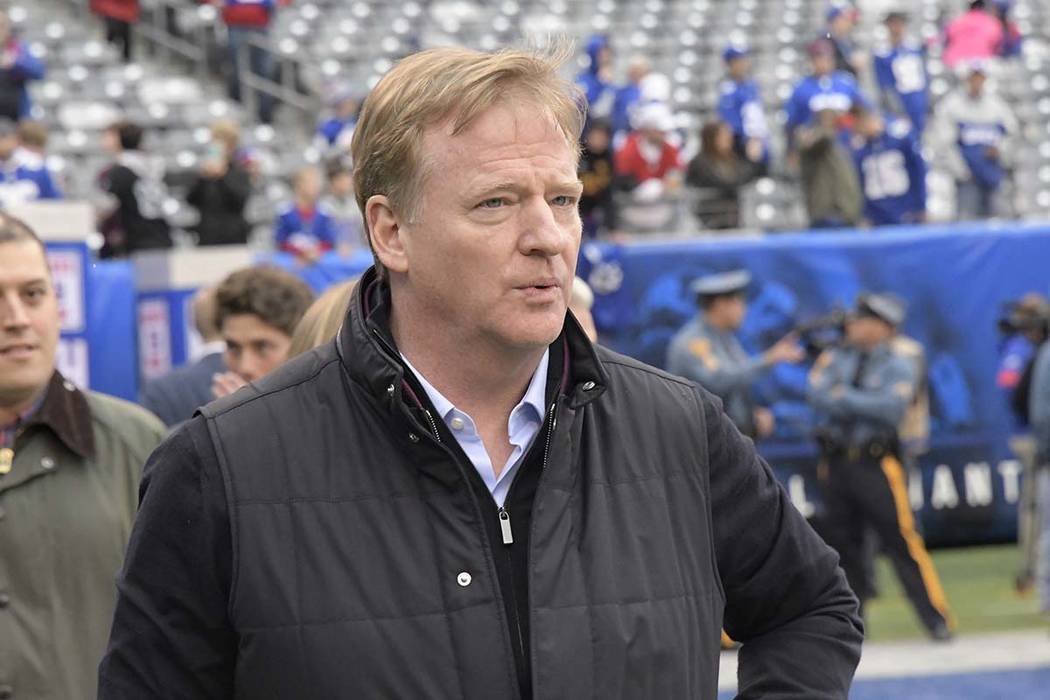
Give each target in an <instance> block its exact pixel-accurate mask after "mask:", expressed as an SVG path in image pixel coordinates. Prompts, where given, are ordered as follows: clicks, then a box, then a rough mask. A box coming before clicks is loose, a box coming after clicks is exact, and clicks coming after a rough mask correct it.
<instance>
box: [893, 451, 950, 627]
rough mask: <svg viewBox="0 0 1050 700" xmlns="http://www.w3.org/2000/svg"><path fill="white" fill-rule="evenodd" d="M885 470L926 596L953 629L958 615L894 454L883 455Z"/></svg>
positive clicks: (902, 531) (905, 540)
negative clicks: (921, 532)
mask: <svg viewBox="0 0 1050 700" xmlns="http://www.w3.org/2000/svg"><path fill="white" fill-rule="evenodd" d="M882 473H883V474H885V475H886V481H888V482H889V484H890V492H891V493H892V494H893V503H894V505H896V506H897V527H898V529H900V533H901V537H903V538H904V542H905V543H906V544H907V545H908V554H910V555H911V558H912V559H913V560H914V561H915V564H916V565H917V566H918V567H919V575H920V576H921V577H922V585H923V586H924V587H925V588H926V595H928V596H929V598H930V603H932V604H933V607H934V608H936V610H937V612H939V613H940V614H941V615H942V616H943V617H944V619H945V621H946V622H947V623H948V627H949V628H952V629H954V627H955V618H954V617H953V616H952V612H951V610H950V609H949V607H948V598H947V597H946V596H945V595H944V589H943V588H941V579H940V577H939V576H937V570H936V569H934V568H933V560H931V559H930V555H929V553H928V552H927V551H926V545H925V544H923V542H922V537H920V536H919V533H918V532H916V531H915V516H914V515H913V514H912V512H911V504H910V503H909V502H908V489H907V487H906V486H905V483H904V470H903V469H902V468H901V463H900V462H898V461H897V459H896V458H894V457H883V458H882Z"/></svg>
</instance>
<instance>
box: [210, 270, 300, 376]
mask: <svg viewBox="0 0 1050 700" xmlns="http://www.w3.org/2000/svg"><path fill="white" fill-rule="evenodd" d="M313 300H314V294H313V292H312V291H311V290H310V288H309V287H308V286H307V285H306V283H305V282H303V281H302V280H301V279H299V278H298V277H296V276H295V275H293V274H291V273H290V272H285V271H284V270H279V269H277V268H275V267H250V268H247V269H244V270H238V271H237V272H234V273H233V274H231V275H230V276H229V277H227V278H226V279H225V280H223V282H222V284H220V285H219V287H218V289H216V291H215V303H216V318H217V320H218V324H219V332H220V334H221V335H222V338H223V340H224V341H225V343H226V352H225V355H224V359H225V362H226V367H227V369H228V370H229V371H227V372H225V373H223V374H217V375H215V377H214V381H213V384H212V392H213V393H214V395H215V396H226V395H227V394H232V393H233V392H234V391H236V390H237V389H239V388H240V387H241V386H243V385H245V384H247V383H248V382H254V381H255V380H257V379H261V378H262V377H263V376H265V375H267V374H269V373H270V371H272V370H274V369H276V368H277V367H280V366H281V365H282V364H284V361H285V360H286V359H288V346H289V345H290V344H291V342H292V332H293V331H294V330H295V326H296V324H298V323H299V319H301V318H302V317H303V314H304V313H306V309H307V308H309V306H310V303H311V302H312V301H313Z"/></svg>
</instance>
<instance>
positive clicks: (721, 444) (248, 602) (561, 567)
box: [100, 272, 862, 700]
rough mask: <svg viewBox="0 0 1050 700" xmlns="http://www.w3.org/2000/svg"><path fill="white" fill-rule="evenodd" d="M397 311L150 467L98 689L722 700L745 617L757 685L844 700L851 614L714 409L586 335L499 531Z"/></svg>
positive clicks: (566, 348) (163, 694)
mask: <svg viewBox="0 0 1050 700" xmlns="http://www.w3.org/2000/svg"><path fill="white" fill-rule="evenodd" d="M388 304H389V297H388V293H387V292H386V290H385V288H384V287H383V286H382V285H381V284H379V283H377V282H376V280H375V275H374V272H369V273H367V274H366V275H365V277H364V278H363V280H362V282H361V283H360V284H359V285H358V287H357V291H355V295H354V299H353V302H352V303H351V310H350V313H349V317H348V320H347V322H346V323H345V324H344V326H343V329H342V330H341V331H340V334H339V336H338V337H337V338H336V340H335V341H333V342H332V343H330V344H328V345H327V346H324V347H322V348H319V349H317V350H315V351H313V352H311V353H307V354H306V355H304V356H301V357H300V358H297V359H296V360H293V361H292V362H290V363H288V364H287V365H286V366H285V367H283V368H281V369H280V370H278V371H277V372H275V373H274V374H272V375H270V376H269V377H267V378H265V379H264V380H262V381H261V382H258V383H257V384H254V385H252V386H251V387H249V388H248V389H246V390H242V391H240V392H238V393H237V394H235V395H234V396H231V397H227V398H226V399H223V400H221V401H219V402H216V403H213V404H211V405H209V406H208V407H207V408H206V409H204V415H203V416H199V417H197V418H195V419H194V420H193V421H191V422H190V423H189V424H187V425H186V426H185V427H183V428H182V429H180V430H179V431H177V432H176V433H175V434H174V436H173V437H171V438H170V439H169V440H168V441H167V442H166V443H165V444H164V445H163V446H162V447H161V448H160V449H158V451H157V452H156V454H154V456H153V457H152V458H151V459H150V462H149V464H148V465H147V468H146V474H145V478H144V483H143V487H142V490H141V494H142V502H141V509H140V512H139V516H138V518H137V520H136V523H135V529H134V532H133V534H132V537H131V543H130V545H129V550H128V555H127V559H126V562H125V566H124V569H123V571H122V572H121V574H120V577H119V580H118V590H119V599H118V603H117V612H116V616H115V621H114V627H113V634H112V637H111V640H110V646H109V650H108V652H107V654H106V657H105V659H104V660H103V662H102V665H101V668H100V698H105V699H106V700H116V699H118V698H120V699H123V698H128V699H131V698H135V699H136V700H138V699H139V698H144V697H149V698H200V699H204V698H234V697H236V698H264V697H265V698H295V699H296V700H307V699H311V698H318V699H321V698H325V699H329V698H412V699H415V698H457V699H459V698H463V699H467V700H474V699H477V700H491V699H493V698H496V699H500V698H519V697H523V696H525V697H534V698H544V699H546V698H567V699H569V698H571V699H576V698H602V699H603V700H604V699H607V698H624V699H630V700H641V699H645V698H652V699H654V700H656V699H659V700H665V699H668V698H682V699H683V700H684V699H686V698H690V699H691V698H714V697H715V696H716V694H717V675H718V655H719V639H720V634H719V630H720V628H721V627H722V626H723V623H724V625H725V628H726V629H727V630H728V632H729V634H730V635H732V636H733V637H734V638H735V639H738V640H740V641H742V642H743V643H744V646H743V650H742V652H741V656H740V687H741V696H742V697H747V698H759V697H761V698H799V699H802V698H805V699H807V700H814V699H819V698H845V697H846V693H847V688H848V686H849V683H850V679H851V678H852V675H853V671H854V668H855V666H856V664H857V662H858V659H859V656H860V644H861V636H862V632H861V623H860V620H859V619H858V617H857V604H856V599H855V598H854V596H853V594H852V593H851V592H850V591H849V589H848V588H847V586H846V583H845V580H844V577H843V576H842V573H841V571H840V569H839V568H838V566H837V558H836V556H835V554H834V553H833V552H832V551H831V550H830V549H829V548H828V547H827V546H826V545H825V544H824V543H823V542H822V541H821V540H820V539H819V537H817V535H816V534H814V532H813V531H812V530H811V529H810V527H809V526H808V525H807V524H806V522H805V520H804V519H803V518H802V516H801V515H799V513H798V512H797V511H796V510H795V509H794V508H793V507H792V506H791V504H790V501H789V500H788V498H787V496H786V494H785V492H784V490H783V489H782V488H781V487H780V486H779V485H778V484H777V483H776V481H775V480H774V477H773V474H772V472H771V471H770V469H769V467H768V466H767V465H766V464H765V463H763V462H762V461H761V460H760V459H759V457H758V456H757V455H756V453H755V450H754V447H753V446H752V444H751V443H750V442H749V441H748V440H746V439H744V438H742V437H741V436H740V435H739V433H737V432H736V430H735V429H734V428H733V427H732V424H731V423H730V422H729V421H728V420H727V419H726V417H725V416H724V415H723V414H722V412H721V410H720V409H719V407H718V404H717V400H716V399H714V398H712V397H711V396H710V395H709V394H706V393H704V392H703V391H701V390H700V389H698V388H697V387H696V385H694V384H692V383H689V382H686V381H685V380H682V379H679V378H677V377H673V376H670V375H668V374H665V373H663V372H660V371H659V370H656V369H653V368H651V367H648V366H646V365H643V364H641V363H638V362H635V361H633V360H630V359H628V358H625V357H621V356H619V355H616V354H614V353H612V352H609V351H607V350H604V349H595V348H593V347H592V346H591V345H590V344H589V343H588V342H587V341H586V339H585V338H584V336H583V334H582V332H581V331H580V330H579V328H578V327H577V326H576V324H575V323H574V322H572V321H571V320H570V321H569V322H568V323H567V324H566V328H565V331H564V333H563V334H562V336H561V337H559V338H558V339H557V340H556V341H555V343H554V344H553V345H552V346H551V349H552V352H551V357H552V359H553V360H554V361H552V363H551V365H552V369H551V373H550V374H549V375H548V379H549V381H548V396H549V397H550V398H551V403H552V407H551V408H550V409H549V410H548V411H547V416H546V419H545V423H544V426H543V428H542V430H541V432H540V434H539V436H538V437H537V439H536V440H535V442H534V444H533V446H532V448H531V449H530V451H529V453H528V454H527V456H526V458H525V460H526V462H525V463H523V466H522V468H521V470H520V471H519V473H518V474H517V476H516V478H515V481H514V484H513V486H512V488H511V492H510V494H509V495H508V499H507V512H508V514H509V518H510V520H511V521H512V522H511V532H510V533H509V534H510V537H509V538H508V539H511V540H512V543H509V544H504V542H505V541H506V539H505V538H504V537H503V533H502V530H501V528H500V517H501V516H502V515H503V514H502V513H499V514H497V511H496V508H495V505H494V502H493V501H492V498H491V496H489V495H488V492H487V491H483V489H484V486H483V484H482V485H481V487H480V488H479V482H480V477H479V476H478V475H477V472H476V471H475V469H474V468H473V467H472V466H471V465H470V464H469V462H467V460H466V458H465V456H464V455H463V454H462V452H461V451H460V450H459V448H458V446H457V444H456V443H455V440H453V439H451V437H450V436H448V434H447V432H446V431H445V429H444V428H443V427H440V426H439V424H440V421H435V420H433V418H432V415H431V414H432V413H433V411H432V409H431V408H429V404H428V402H427V399H426V394H425V392H423V391H422V390H421V389H420V388H419V386H418V384H417V383H416V382H415V380H414V378H412V377H411V374H410V373H406V371H405V367H404V365H403V364H402V363H401V361H400V359H399V355H398V353H397V351H396V349H395V348H394V346H393V340H392V339H391V338H390V335H389V332H388V331H387V326H386V310H387V308H388ZM557 375H561V376H560V377H559V376H557Z"/></svg>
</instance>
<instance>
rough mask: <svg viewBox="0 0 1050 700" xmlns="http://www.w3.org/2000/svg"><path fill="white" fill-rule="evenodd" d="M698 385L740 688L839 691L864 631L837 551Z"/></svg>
mask: <svg viewBox="0 0 1050 700" xmlns="http://www.w3.org/2000/svg"><path fill="white" fill-rule="evenodd" d="M702 393H704V396H703V397H701V401H702V405H703V406H704V413H705V423H706V426H707V442H708V450H709V453H710V469H711V472H710V474H711V477H710V478H711V501H712V519H713V523H714V531H715V548H716V555H717V558H718V568H719V573H720V575H721V578H722V585H723V587H724V588H725V592H726V610H725V620H724V622H725V629H726V632H727V633H728V634H729V636H730V637H732V638H733V639H734V640H736V641H739V642H741V643H742V644H743V646H742V647H741V649H740V656H739V660H740V666H739V672H738V679H739V695H738V697H739V698H746V699H750V698H762V699H763V700H770V699H771V698H775V699H777V700H796V699H797V700H832V699H834V700H845V698H846V697H847V695H848V691H849V686H850V683H851V682H852V679H853V672H854V671H855V670H856V667H857V663H858V662H859V661H860V649H861V642H862V640H863V636H864V632H863V623H862V622H861V620H860V618H859V616H858V610H857V599H856V597H855V596H854V595H853V592H852V591H851V590H850V588H849V586H848V584H847V583H846V578H845V576H844V575H843V573H842V570H841V569H840V568H839V566H838V556H837V555H836V554H835V552H834V551H832V549H831V548H830V547H828V546H827V545H826V544H824V541H823V540H822V539H821V538H820V537H819V536H818V535H817V534H816V532H814V531H813V529H812V528H811V527H810V526H809V524H808V523H807V522H806V520H805V518H803V517H802V515H801V514H800V513H799V512H798V510H796V509H795V507H794V506H793V505H792V504H791V501H790V500H789V498H788V495H787V493H786V492H785V491H784V489H783V488H782V487H781V486H780V484H779V483H778V482H777V481H776V479H775V477H774V476H773V471H772V470H771V469H770V467H769V465H768V464H766V463H765V461H763V460H762V459H761V458H760V457H759V456H758V454H757V452H756V451H755V448H754V445H753V443H751V441H750V440H747V439H746V438H744V437H743V436H741V435H740V433H739V432H738V431H737V430H736V428H735V427H733V425H732V423H731V422H730V421H729V419H728V418H727V417H726V416H725V415H724V414H723V413H722V411H721V408H720V404H719V403H718V401H717V399H714V398H713V397H711V396H710V395H709V394H706V392H702Z"/></svg>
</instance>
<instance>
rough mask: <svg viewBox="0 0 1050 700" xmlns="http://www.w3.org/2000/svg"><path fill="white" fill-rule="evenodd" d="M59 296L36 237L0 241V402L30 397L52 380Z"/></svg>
mask: <svg viewBox="0 0 1050 700" xmlns="http://www.w3.org/2000/svg"><path fill="white" fill-rule="evenodd" d="M58 332H59V317H58V298H57V297H56V296H55V289H54V287H53V286H52V285H51V274H50V271H49V270H48V266H47V259H46V258H45V257H44V251H43V250H42V249H41V247H40V245H39V244H37V243H36V241H31V240H26V241H14V242H10V243H0V406H16V405H18V404H19V403H22V402H24V401H27V400H30V399H32V397H33V396H34V395H35V394H36V393H37V392H39V391H41V390H42V389H43V388H44V387H45V386H46V385H47V383H48V381H49V380H50V379H51V374H52V373H53V372H54V368H55V348H56V347H58Z"/></svg>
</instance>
